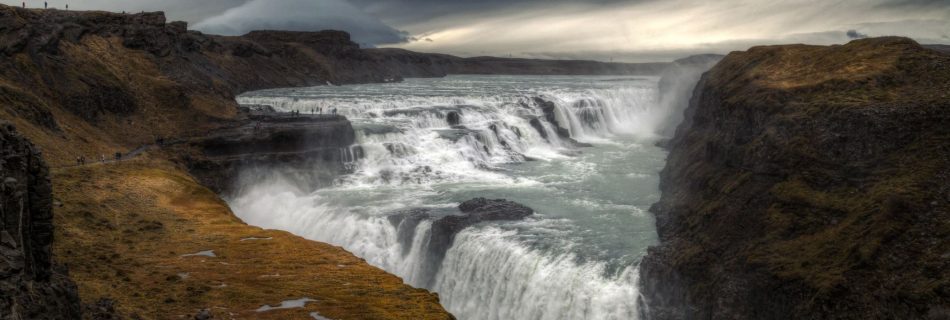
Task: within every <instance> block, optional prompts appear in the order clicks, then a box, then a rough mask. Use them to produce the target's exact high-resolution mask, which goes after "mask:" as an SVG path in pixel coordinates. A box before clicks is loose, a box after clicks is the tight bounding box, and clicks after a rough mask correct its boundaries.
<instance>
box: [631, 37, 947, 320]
mask: <svg viewBox="0 0 950 320" xmlns="http://www.w3.org/2000/svg"><path fill="white" fill-rule="evenodd" d="M948 123H950V55H947V54H945V53H942V52H938V51H935V50H931V49H927V48H924V47H922V46H920V45H918V44H917V43H915V42H914V41H912V40H909V39H905V38H894V37H891V38H873V39H863V40H856V41H853V42H851V43H848V44H846V45H838V46H830V47H826V46H806V45H785V46H766V47H754V48H751V49H749V50H748V51H745V52H733V53H731V54H729V55H728V56H726V57H725V58H724V59H723V60H722V61H721V62H720V63H719V64H717V65H716V66H715V67H714V68H713V69H712V70H710V71H709V72H707V73H706V74H705V75H704V76H703V77H702V79H701V80H700V82H699V84H698V85H697V87H696V88H695V91H694V93H693V97H692V100H691V102H690V106H689V108H688V109H687V111H686V113H685V120H684V122H683V123H682V124H681V125H680V126H679V128H678V129H677V131H676V134H675V137H674V138H673V140H672V141H671V142H670V148H671V149H670V154H669V158H668V162H667V165H666V167H665V168H664V169H663V171H662V172H661V184H660V189H661V191H662V197H661V200H660V201H659V202H658V203H657V204H655V205H654V206H653V208H652V209H651V210H652V212H654V213H655V215H656V218H657V229H658V233H659V237H660V241H661V243H660V244H659V245H658V246H656V247H653V248H651V249H650V250H649V253H648V255H647V256H646V257H645V258H644V260H643V262H642V264H641V272H642V275H641V281H642V285H643V290H644V301H643V302H644V304H645V306H646V307H647V308H645V310H647V311H646V312H647V313H649V314H650V315H651V316H652V317H653V319H946V318H947V317H948V315H950V258H948V256H950V241H947V239H950V184H948V183H947V181H948V178H950V125H948Z"/></svg>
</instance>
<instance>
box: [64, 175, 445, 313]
mask: <svg viewBox="0 0 950 320" xmlns="http://www.w3.org/2000/svg"><path fill="white" fill-rule="evenodd" d="M53 182H54V194H55V196H56V198H57V199H58V200H59V201H61V202H62V206H58V207H56V208H55V219H56V221H55V225H56V237H57V240H59V241H57V242H56V243H55V246H54V250H55V254H56V256H57V257H58V260H59V261H60V262H62V263H65V264H67V265H68V266H69V268H70V274H71V276H72V278H73V279H75V281H76V282H77V283H78V284H79V288H80V294H81V296H82V298H83V300H84V301H85V302H87V303H89V302H94V301H96V300H98V299H100V298H112V299H115V300H116V301H117V302H118V304H117V305H118V309H119V311H120V313H121V314H122V315H124V316H126V317H128V316H130V315H133V314H135V315H139V316H142V317H143V318H145V319H164V318H176V317H178V316H179V315H189V314H191V315H193V314H195V313H196V312H198V311H199V310H200V309H202V308H212V310H213V312H214V314H215V317H216V319H230V318H245V319H246V318H262V319H309V313H310V312H314V311H316V312H319V313H320V314H321V315H324V316H327V317H330V318H334V319H446V318H447V317H448V315H447V314H446V313H445V311H444V310H443V309H442V307H441V306H440V305H439V304H438V298H437V297H436V296H434V295H432V294H430V293H428V292H427V291H425V290H421V289H413V288H410V287H408V286H406V285H403V283H402V281H401V280H400V279H399V278H398V277H395V276H393V275H390V274H387V273H385V272H383V271H382V270H379V269H377V268H374V267H372V266H369V265H367V264H366V263H365V262H364V261H363V260H362V259H360V258H357V257H355V256H353V255H352V254H350V253H348V252H346V251H344V250H343V249H341V248H339V247H334V246H331V245H327V244H323V243H318V242H312V241H307V240H304V239H302V238H299V237H297V236H294V235H291V234H289V233H286V232H281V231H274V230H262V229H260V228H256V227H252V226H248V225H245V224H244V223H242V222H241V221H240V220H239V219H237V218H236V217H235V216H234V215H233V214H232V213H231V211H230V209H228V207H227V205H226V204H225V203H224V202H223V201H221V199H220V198H219V197H218V196H217V195H215V194H214V193H212V192H211V191H209V190H208V189H206V188H204V187H202V186H200V185H198V184H197V183H196V182H195V181H194V180H193V179H192V178H191V177H189V176H187V175H186V174H184V173H182V171H180V170H178V169H177V168H175V167H174V166H172V165H170V164H169V163H166V162H164V161H161V160H144V159H143V160H133V161H128V162H122V163H118V164H105V165H102V164H96V165H91V166H87V167H83V168H69V169H58V170H54V174H53ZM248 237H258V238H272V239H270V240H247V241H241V239H245V238H248ZM203 250H214V253H215V254H216V255H217V257H213V258H211V257H181V255H183V254H189V253H195V252H199V251H203ZM185 273H187V277H185V278H182V277H181V276H179V274H185ZM302 297H308V298H312V299H315V300H317V301H315V302H311V303H308V304H307V306H306V308H302V309H288V310H275V311H268V312H263V313H257V312H255V311H254V310H255V309H257V308H259V307H261V306H262V305H265V304H270V305H277V304H279V303H280V302H281V301H283V300H289V299H298V298H302Z"/></svg>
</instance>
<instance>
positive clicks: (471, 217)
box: [389, 198, 534, 284]
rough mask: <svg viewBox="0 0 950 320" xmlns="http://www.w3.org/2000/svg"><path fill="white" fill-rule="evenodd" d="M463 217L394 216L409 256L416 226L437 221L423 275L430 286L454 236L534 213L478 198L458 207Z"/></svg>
mask: <svg viewBox="0 0 950 320" xmlns="http://www.w3.org/2000/svg"><path fill="white" fill-rule="evenodd" d="M458 209H459V211H461V214H456V213H454V212H448V213H447V212H438V213H437V212H433V211H432V210H430V209H410V210H405V211H401V212H396V213H393V214H392V215H390V216H389V221H390V222H391V223H392V224H393V226H396V229H397V230H398V237H399V241H400V243H401V244H402V245H403V249H404V251H403V254H407V253H408V251H407V250H408V249H409V246H410V245H411V242H412V238H413V237H414V236H415V229H416V226H418V225H419V223H420V222H422V221H423V220H427V219H436V220H435V221H434V222H432V227H431V229H430V231H429V241H428V242H427V244H426V247H425V250H426V259H425V261H424V262H423V264H422V270H424V271H423V272H422V274H425V275H427V276H428V277H429V279H428V280H424V281H425V282H426V283H427V284H431V283H429V282H431V281H432V280H433V279H432V278H433V277H435V274H436V273H437V272H438V271H439V266H440V265H441V264H442V259H443V258H445V252H446V251H447V250H448V249H449V248H450V247H452V243H453V242H454V241H455V235H456V234H458V233H459V232H460V231H462V230H463V229H465V228H468V227H471V226H473V225H476V224H479V223H482V222H486V221H515V220H522V219H524V218H527V217H528V216H531V215H532V214H534V210H532V209H531V208H528V207H526V206H524V205H522V204H519V203H517V202H513V201H508V200H504V199H494V200H492V199H485V198H475V199H472V200H468V201H465V202H462V204H460V205H459V206H458Z"/></svg>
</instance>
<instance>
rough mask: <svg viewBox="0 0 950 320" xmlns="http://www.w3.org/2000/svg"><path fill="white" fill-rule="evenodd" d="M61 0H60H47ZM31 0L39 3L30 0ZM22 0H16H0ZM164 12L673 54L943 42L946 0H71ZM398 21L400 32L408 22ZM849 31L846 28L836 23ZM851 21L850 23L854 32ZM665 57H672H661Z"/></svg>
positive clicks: (476, 45) (432, 45)
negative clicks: (892, 38) (903, 39)
mask: <svg viewBox="0 0 950 320" xmlns="http://www.w3.org/2000/svg"><path fill="white" fill-rule="evenodd" d="M48 1H49V3H50V6H52V7H63V5H64V4H65V3H66V1H67V0H48ZM28 2H29V3H32V4H34V5H35V4H36V3H40V5H42V2H37V1H35V0H34V1H29V0H28ZM0 3H5V4H10V5H19V3H20V0H0ZM69 3H70V7H71V8H75V9H84V10H90V9H95V10H110V11H123V10H124V11H139V10H146V11H157V10H162V11H165V12H166V14H167V15H168V18H169V19H171V20H185V21H188V22H189V23H190V25H191V26H192V28H193V29H197V30H201V31H205V32H209V33H222V34H241V33H244V32H247V31H250V30H253V29H285V30H302V31H309V30H321V29H339V30H345V31H348V32H350V33H351V34H352V35H353V38H354V39H355V40H356V41H358V42H361V43H363V44H387V43H388V44H395V46H398V47H403V48H406V49H410V50H417V51H426V52H440V53H449V54H456V55H462V56H472V55H504V56H507V55H513V56H522V57H550V58H579V59H585V58H589V59H600V60H609V59H618V60H631V61H642V60H643V59H648V60H672V59H675V58H677V57H679V56H681V55H682V54H686V53H690V54H691V53H704V52H716V53H725V52H728V51H731V50H744V49H746V48H748V47H749V46H751V45H757V44H779V43H810V44H835V43H844V42H847V41H850V40H852V39H855V38H859V37H865V36H870V37H877V36H886V35H898V36H908V37H912V38H914V39H916V40H917V41H919V42H921V43H950V38H948V34H950V0H836V1H827V0H789V1H766V0H762V1H753V0H720V1H707V0H586V1H584V0H481V1H477V0H160V1H156V0H69ZM403 30H405V31H403ZM842 30H846V31H842ZM849 31H853V32H849ZM662 57H667V58H665V59H664V58H662Z"/></svg>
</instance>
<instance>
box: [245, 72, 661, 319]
mask: <svg viewBox="0 0 950 320" xmlns="http://www.w3.org/2000/svg"><path fill="white" fill-rule="evenodd" d="M611 80H612V81H602V79H600V78H596V77H499V76H494V77H449V78H446V79H409V80H407V81H406V82H404V83H399V84H385V85H358V86H341V87H332V88H331V87H316V88H303V89H278V90H267V91H260V92H252V93H249V94H245V95H243V96H241V97H239V102H241V103H245V104H267V105H271V106H274V107H275V108H276V109H278V110H284V111H289V110H299V111H301V112H302V113H307V112H310V111H311V110H321V109H322V110H323V112H330V111H332V110H333V109H336V111H337V112H338V113H340V114H343V115H346V116H347V117H348V118H349V119H351V121H352V122H353V124H354V127H355V128H356V130H357V141H358V145H356V146H354V148H360V149H362V155H363V156H362V157H361V158H359V159H353V161H352V162H351V163H349V164H348V167H350V168H351V169H352V173H350V174H347V175H344V176H342V177H340V178H339V179H337V181H335V182H334V184H333V187H330V188H324V189H320V190H313V191H309V190H301V188H300V187H299V186H296V185H294V184H293V183H291V182H290V180H289V179H286V180H285V179H270V180H265V181H258V182H256V183H254V184H252V185H248V186H242V188H241V189H240V190H243V193H242V194H240V195H237V196H235V197H234V198H231V199H229V202H230V204H231V206H232V208H234V211H235V213H236V214H237V215H238V216H239V217H241V218H242V219H244V220H245V221H246V222H247V223H249V224H252V225H257V226H261V227H265V228H275V229H282V230H287V231H290V232H293V233H295V234H298V235H301V236H303V237H306V238H309V239H313V240H317V241H323V242H328V243H332V244H336V245H340V246H343V247H344V248H346V249H347V250H349V251H351V252H353V253H354V254H356V255H358V256H360V257H362V258H364V259H366V260H367V262H369V263H371V264H373V265H376V266H379V267H381V268H383V269H385V270H387V271H389V272H392V273H394V274H396V275H399V276H400V277H402V278H403V280H404V281H405V282H406V283H408V284H411V285H414V286H418V287H425V288H429V289H431V290H434V291H436V292H439V294H440V297H441V302H442V304H443V305H445V306H446V308H447V309H448V310H449V311H451V312H452V313H453V314H455V315H456V316H457V317H458V318H460V319H636V318H637V317H638V311H637V297H638V291H637V285H636V284H637V279H636V277H637V272H636V266H637V263H638V261H639V258H640V257H641V256H642V254H643V253H644V252H645V249H646V247H647V246H649V245H650V244H652V243H654V242H655V238H656V235H655V231H654V229H653V221H652V217H650V216H649V215H647V214H645V210H646V209H647V207H648V206H649V205H650V204H651V203H652V202H654V201H655V200H656V198H657V197H658V193H657V190H656V189H657V185H656V184H657V178H656V172H657V171H658V170H659V168H660V166H661V165H662V159H663V157H664V153H663V151H662V150H660V149H659V148H655V147H653V146H652V143H653V141H654V140H653V139H655V138H656V137H657V134H656V133H657V132H659V128H657V127H656V123H657V122H658V121H659V119H662V118H663V116H662V114H663V112H665V111H664V110H662V109H661V108H659V107H658V104H657V103H656V97H657V92H656V91H657V89H656V79H655V78H623V79H611ZM535 97H541V98H542V99H544V100H547V101H551V102H553V103H554V104H555V109H554V118H555V120H556V123H552V122H549V121H547V120H546V116H545V114H544V112H543V110H542V106H541V105H540V104H539V103H536V101H535V99H534V98H535ZM451 113H457V114H458V115H460V117H459V120H460V123H458V124H457V125H454V126H453V125H451V124H450V123H449V121H448V119H449V118H450V114H451ZM534 119H537V120H534ZM532 121H534V122H535V123H534V125H533V124H532ZM558 125H560V126H561V127H562V128H564V129H566V130H568V132H569V133H570V137H571V138H572V139H575V140H578V141H581V142H588V143H593V144H594V147H592V148H581V149H578V148H576V147H574V145H573V142H570V141H568V140H567V139H561V138H559V137H558V135H557V126H558ZM542 132H543V133H542ZM545 136H547V138H545ZM476 196H485V197H490V198H507V199H510V200H514V201H517V202H520V203H524V204H526V205H528V206H530V207H532V208H533V209H535V210H536V214H535V216H533V217H531V218H528V219H527V220H525V221H519V222H503V223H500V222H498V223H486V224H480V225H476V226H473V227H471V228H468V229H465V230H463V231H462V232H461V233H459V234H458V235H457V236H456V239H455V241H454V242H453V245H452V246H451V247H450V248H449V249H448V251H447V252H446V253H445V255H444V258H442V259H441V260H440V261H429V259H432V257H431V256H430V255H429V254H428V252H429V251H428V246H429V233H430V228H431V226H432V221H434V219H437V218H438V217H439V216H441V215H445V214H455V213H456V211H454V210H455V209H454V207H455V206H456V205H457V204H458V203H459V202H461V201H464V200H467V199H470V198H473V197H476ZM410 208H428V209H430V213H431V214H432V216H433V217H430V218H427V219H423V220H422V221H419V222H418V223H410V222H407V221H408V220H401V221H399V220H394V219H392V216H393V213H395V212H398V211H400V210H405V209H410ZM427 263H434V264H436V265H437V266H438V268H436V269H434V270H438V271H437V272H435V274H431V273H432V272H431V271H430V270H432V269H431V268H427V267H426V265H427Z"/></svg>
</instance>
